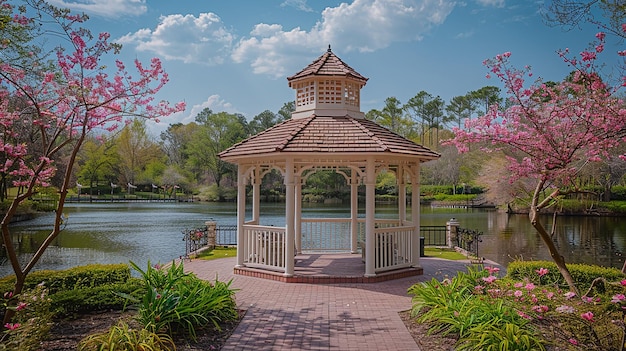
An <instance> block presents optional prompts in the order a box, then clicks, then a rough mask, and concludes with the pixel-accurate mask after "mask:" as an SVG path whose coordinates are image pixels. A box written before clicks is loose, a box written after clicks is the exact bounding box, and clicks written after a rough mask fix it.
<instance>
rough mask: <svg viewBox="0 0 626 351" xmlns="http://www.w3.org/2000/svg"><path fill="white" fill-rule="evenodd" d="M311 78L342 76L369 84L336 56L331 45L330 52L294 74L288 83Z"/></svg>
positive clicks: (288, 78) (288, 79)
mask: <svg viewBox="0 0 626 351" xmlns="http://www.w3.org/2000/svg"><path fill="white" fill-rule="evenodd" d="M309 76H342V77H352V78H354V79H356V80H359V81H361V82H362V83H364V84H365V82H367V78H365V77H363V76H362V75H361V74H359V73H358V72H357V71H355V70H354V69H353V68H352V67H350V66H349V65H348V64H346V63H345V62H343V61H342V60H341V59H340V58H339V57H337V55H335V54H334V53H333V52H332V51H331V50H330V45H329V46H328V50H327V51H326V52H325V53H324V54H323V55H322V56H320V57H318V58H317V60H315V61H313V63H311V64H310V65H308V66H306V67H305V68H304V69H302V70H301V71H300V72H298V73H296V74H294V75H293V76H290V77H287V81H288V82H290V83H291V81H293V80H298V79H300V78H305V77H309Z"/></svg>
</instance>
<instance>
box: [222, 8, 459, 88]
mask: <svg viewBox="0 0 626 351" xmlns="http://www.w3.org/2000/svg"><path fill="white" fill-rule="evenodd" d="M454 6H455V2H454V1H448V0H422V1H419V0H354V1H353V2H352V3H351V4H347V3H342V4H340V5H339V6H337V7H333V8H330V7H328V8H326V9H325V10H324V11H323V12H322V18H321V19H320V20H319V21H318V22H317V23H316V24H315V26H313V27H312V28H311V29H310V30H308V31H307V30H302V29H300V28H299V27H297V28H294V29H291V30H288V31H285V30H283V28H282V27H281V26H280V25H276V24H272V25H269V24H258V25H257V26H255V28H254V29H253V30H252V31H251V32H250V37H249V38H244V39H241V40H240V41H239V43H238V44H237V45H236V47H235V49H234V51H233V54H232V58H233V60H234V61H235V62H240V63H242V62H249V63H250V65H251V66H252V68H253V70H254V73H257V74H268V75H272V76H274V77H284V76H285V74H286V73H287V72H293V71H294V69H297V67H292V64H291V62H293V61H294V60H293V57H294V56H296V55H297V56H310V55H311V53H319V52H321V51H322V50H323V49H324V48H325V47H326V46H327V45H329V44H330V45H332V47H333V48H336V49H339V50H338V51H340V52H349V51H358V52H370V51H376V50H380V49H383V48H385V47H387V46H389V45H391V44H392V43H394V42H401V41H414V40H420V39H421V38H422V37H423V35H424V34H426V33H428V31H429V30H430V29H431V28H432V27H433V26H436V25H440V24H441V23H443V22H444V21H445V19H446V17H447V16H448V15H449V14H450V12H451V11H452V9H453V8H454ZM295 61H297V60H295Z"/></svg>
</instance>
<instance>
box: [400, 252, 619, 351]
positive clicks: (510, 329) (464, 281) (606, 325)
mask: <svg viewBox="0 0 626 351" xmlns="http://www.w3.org/2000/svg"><path fill="white" fill-rule="evenodd" d="M549 263H551V262H529V263H528V264H524V263H520V262H514V264H511V265H509V267H508V268H507V270H508V272H509V274H508V275H507V277H505V278H504V279H499V278H497V277H496V274H497V271H498V270H497V269H496V268H493V267H486V268H485V270H483V271H478V270H469V271H468V273H459V274H458V275H457V276H456V277H454V278H453V279H451V280H449V279H445V280H444V281H442V282H439V281H437V280H436V279H433V280H431V281H429V282H427V283H422V284H416V285H414V286H412V287H411V288H409V294H410V295H412V296H413V310H412V312H413V315H414V316H415V317H417V319H418V321H419V322H424V323H428V324H429V326H430V330H429V331H430V332H431V333H442V334H449V335H453V336H455V337H457V343H456V345H455V349H456V350H545V349H546V348H548V347H550V349H552V348H554V349H556V348H558V349H562V350H603V351H607V350H622V345H621V344H622V336H623V335H624V332H625V330H624V322H625V321H626V319H625V318H626V310H625V309H624V308H625V307H626V296H625V293H626V280H625V279H624V276H623V275H622V274H621V273H619V274H616V272H615V271H616V270H613V269H606V268H604V267H597V266H585V265H573V266H574V267H573V268H572V271H576V272H579V274H576V275H574V277H575V279H582V280H589V277H602V278H598V279H595V281H594V283H593V286H592V287H587V289H586V293H585V294H584V295H583V296H580V297H579V296H576V294H575V293H573V292H567V291H566V290H562V289H560V288H559V286H558V284H559V283H558V281H559V280H560V275H559V274H558V271H556V266H553V265H549ZM511 272H513V273H512V274H511ZM599 282H600V283H601V284H599ZM577 283H579V284H580V282H579V281H577Z"/></svg>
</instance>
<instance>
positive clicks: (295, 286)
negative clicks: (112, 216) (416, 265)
mask: <svg viewBox="0 0 626 351" xmlns="http://www.w3.org/2000/svg"><path fill="white" fill-rule="evenodd" d="M235 263H236V260H235V258H225V259H219V260H213V261H204V260H192V261H185V269H186V270H187V271H192V272H194V273H195V274H196V275H197V276H198V277H200V278H203V279H207V280H215V279H216V278H218V279H219V280H220V281H228V280H230V279H232V280H233V283H232V287H233V288H236V289H240V290H239V291H238V292H237V293H236V295H235V296H236V300H237V304H238V305H239V307H240V308H242V309H244V310H246V311H247V312H246V315H245V317H244V318H243V320H242V321H241V323H240V324H239V326H238V327H237V328H236V329H235V331H234V333H233V335H232V336H231V337H230V338H229V339H228V341H227V343H226V345H225V346H224V348H223V350H341V351H344V350H355V351H356V350H413V351H414V350H419V348H418V346H417V344H416V343H415V341H414V340H413V338H412V337H411V335H410V334H409V332H408V331H407V329H406V327H405V326H404V323H403V322H402V320H401V319H400V317H399V315H398V312H401V311H405V310H408V309H410V308H411V298H410V297H409V296H408V295H407V293H406V291H407V289H408V288H409V287H410V286H411V285H413V284H415V283H417V282H423V281H427V280H430V279H431V278H433V277H435V278H437V279H439V280H441V279H443V278H445V277H446V276H447V277H453V276H455V275H456V272H457V271H459V270H465V269H466V266H467V265H469V262H468V261H448V260H441V259H437V258H422V259H421V264H422V267H423V268H424V275H421V276H414V277H407V278H402V279H397V280H391V281H386V282H381V283H368V284H350V283H348V284H332V285H324V284H300V283H282V282H277V281H272V280H266V279H261V278H254V277H247V276H242V275H235V274H233V268H234V266H235ZM326 269H327V270H328V267H327V268H326ZM337 269H341V268H340V267H337ZM424 351H426V350H424Z"/></svg>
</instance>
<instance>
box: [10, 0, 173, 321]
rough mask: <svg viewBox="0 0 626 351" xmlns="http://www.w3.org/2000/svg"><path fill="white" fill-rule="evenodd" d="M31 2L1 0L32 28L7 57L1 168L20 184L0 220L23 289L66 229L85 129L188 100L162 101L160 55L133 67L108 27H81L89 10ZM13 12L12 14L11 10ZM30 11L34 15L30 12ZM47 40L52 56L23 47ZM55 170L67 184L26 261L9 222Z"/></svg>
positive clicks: (15, 20)
mask: <svg viewBox="0 0 626 351" xmlns="http://www.w3.org/2000/svg"><path fill="white" fill-rule="evenodd" d="M24 3H25V4H26V5H27V6H29V7H28V9H27V10H25V9H24V8H20V9H18V8H15V7H14V6H12V5H11V4H10V3H9V2H8V1H7V0H0V8H1V11H2V14H0V15H1V16H0V17H1V18H2V19H5V20H6V19H10V20H9V23H10V24H11V26H13V27H14V28H22V29H23V30H24V33H30V34H28V35H24V36H22V37H21V39H23V41H22V44H23V45H22V46H21V47H19V48H13V50H12V51H11V52H13V53H16V55H15V56H14V57H13V58H12V59H7V56H4V57H3V58H4V59H0V66H1V67H0V161H1V162H0V172H1V173H3V174H6V175H7V176H8V177H9V178H10V179H11V181H12V186H15V187H20V188H21V192H20V193H19V194H18V195H17V196H16V197H15V198H14V199H13V200H12V201H11V203H10V205H9V207H8V209H7V211H6V213H4V216H3V218H2V222H1V223H0V230H1V231H2V239H3V243H4V247H5V250H6V253H7V256H8V259H9V262H10V264H11V266H12V268H13V271H14V273H15V275H16V278H17V279H16V282H15V287H14V291H13V294H19V293H21V291H22V290H23V287H24V282H25V279H26V276H27V275H28V273H29V272H30V271H31V270H32V269H33V267H34V266H35V264H36V263H37V262H38V260H39V259H40V258H41V256H42V255H43V253H44V252H45V251H46V249H47V248H48V247H49V245H50V244H51V243H52V242H53V240H54V239H55V238H56V237H57V236H58V235H59V233H60V231H61V229H62V225H63V207H64V203H65V200H66V197H67V194H68V189H70V188H71V187H72V186H71V185H70V181H71V175H72V168H73V167H74V163H75V161H76V156H77V154H78V152H79V150H80V148H81V146H82V145H83V143H84V141H85V140H86V137H87V136H88V135H89V134H91V133H94V132H95V131H96V130H100V131H101V132H103V131H105V130H107V131H113V130H115V129H116V128H117V127H118V125H119V124H120V123H123V122H124V118H125V117H133V118H136V117H143V118H151V119H157V118H159V117H161V116H167V115H169V114H171V113H173V112H176V111H182V110H184V108H185V106H184V103H178V104H176V105H173V106H172V105H170V104H169V103H168V102H166V101H155V97H154V96H155V94H156V93H158V92H159V90H160V89H161V88H162V87H163V86H164V85H165V84H166V83H167V81H168V76H167V74H166V73H165V72H164V71H163V68H162V67H161V62H160V61H159V60H158V59H156V58H155V59H152V61H151V62H150V64H149V65H148V66H145V65H143V64H142V63H141V62H139V61H135V64H134V69H133V70H130V69H128V68H127V67H126V65H124V63H122V62H121V61H119V60H114V59H113V58H112V57H110V55H113V54H117V53H118V52H119V49H120V46H119V45H117V44H115V43H111V42H110V41H109V34H108V33H101V34H99V35H98V36H97V37H92V35H91V33H90V32H89V31H88V30H86V29H85V28H81V27H80V26H81V25H82V23H83V22H84V21H85V20H87V17H86V16H84V15H74V14H71V13H70V12H69V11H67V10H61V9H58V8H55V7H53V6H50V5H48V4H47V3H46V2H45V1H41V0H26V1H25V2H24ZM10 13H13V15H11V16H9V15H7V14H10ZM28 13H31V14H33V15H32V17H27V15H26V14H28ZM5 22H6V21H5ZM2 28H7V27H6V26H4V27H2ZM37 28H43V30H41V29H37ZM1 30H2V29H1V28H0V31H1ZM33 31H37V32H36V33H35V32H33ZM1 34H2V35H0V39H2V40H0V45H2V46H3V49H7V51H8V49H9V45H14V44H15V42H16V41H15V40H11V39H10V38H9V39H6V40H4V39H5V38H8V37H9V36H8V34H10V33H8V34H7V33H6V32H2V33H1ZM42 39H45V41H44V40H42ZM34 40H38V42H37V43H34V42H33V41H34ZM44 42H47V43H50V42H52V43H53V44H55V45H57V43H58V45H57V46H55V48H54V49H52V50H51V52H50V53H51V57H50V59H49V60H47V59H43V58H41V56H39V55H38V52H28V51H27V50H24V49H25V48H28V47H36V46H37V45H39V43H44ZM39 53H44V51H41V52H39ZM18 58H19V59H18ZM24 62H29V64H27V65H25V64H24ZM109 65H111V66H110V67H109ZM131 71H132V72H133V73H131ZM25 133H26V134H28V135H27V138H26V136H25V135H24V134H25ZM26 139H28V142H27V141H26ZM61 159H63V167H62V169H57V167H56V166H55V161H58V160H61ZM55 174H56V179H60V181H59V183H60V184H58V185H57V186H58V192H59V201H58V205H57V207H56V209H55V216H54V223H53V229H52V230H51V231H50V233H49V234H48V236H47V237H46V238H45V240H44V241H43V242H42V243H41V245H40V246H39V247H38V248H37V250H36V252H35V253H34V254H33V255H32V257H31V258H30V259H29V260H28V261H27V262H26V263H21V262H20V260H18V254H17V252H16V249H15V245H14V242H13V240H14V239H13V238H12V235H11V230H10V227H9V223H10V222H11V219H12V218H13V216H14V215H15V213H16V211H17V209H18V206H19V205H20V204H21V203H22V202H24V200H26V199H28V198H29V197H31V196H32V195H33V194H35V193H36V192H37V191H38V189H40V187H46V186H50V180H51V179H52V177H53V176H54V175H55ZM11 318H12V313H10V311H7V313H6V314H5V321H4V323H3V324H6V323H7V322H8V321H9V320H10V319H11Z"/></svg>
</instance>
